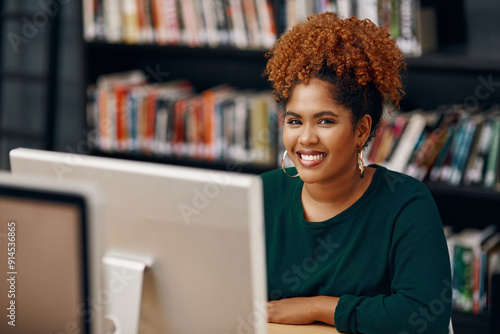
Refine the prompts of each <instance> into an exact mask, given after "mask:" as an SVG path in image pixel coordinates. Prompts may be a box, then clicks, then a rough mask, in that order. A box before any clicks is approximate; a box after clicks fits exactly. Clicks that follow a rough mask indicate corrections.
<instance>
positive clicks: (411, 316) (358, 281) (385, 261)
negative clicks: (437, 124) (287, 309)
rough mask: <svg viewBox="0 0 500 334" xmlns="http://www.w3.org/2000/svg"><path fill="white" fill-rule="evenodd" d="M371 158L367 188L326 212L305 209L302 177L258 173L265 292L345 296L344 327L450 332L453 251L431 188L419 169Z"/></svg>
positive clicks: (338, 322)
mask: <svg viewBox="0 0 500 334" xmlns="http://www.w3.org/2000/svg"><path fill="white" fill-rule="evenodd" d="M372 167H375V168H376V172H375V174H374V176H373V180H372V182H371V184H370V186H369V187H368V189H367V190H366V192H365V193H364V194H363V196H362V197H361V198H360V199H359V200H358V201H357V202H356V203H354V204H353V205H352V206H351V207H350V208H348V209H347V210H345V211H343V212H341V213H340V214H338V215H336V216H335V217H333V218H331V219H328V220H326V221H323V222H309V221H306V220H305V219H304V218H303V209H302V203H301V200H300V193H301V189H302V185H303V182H302V180H301V179H300V178H290V177H288V176H286V175H285V174H284V173H283V171H282V170H273V171H270V172H266V173H264V174H262V175H261V176H262V179H263V183H264V200H265V202H264V207H265V222H266V247H267V272H268V298H269V300H277V299H282V298H290V297H309V296H318V295H326V296H334V297H340V300H339V303H338V306H337V308H336V310H335V314H333V310H332V316H334V317H335V318H334V319H335V326H336V327H337V330H338V331H340V332H349V333H381V334H389V333H397V334H405V333H420V334H421V333H447V332H448V324H449V320H450V315H451V274H450V272H451V271H450V260H449V256H448V249H447V245H446V239H445V237H444V232H443V226H442V223H441V219H440V216H439V213H438V210H437V207H436V205H435V203H434V200H433V198H432V195H431V194H430V192H429V191H428V190H427V188H426V187H425V186H424V185H423V184H422V183H421V182H420V181H418V180H416V179H414V178H411V177H409V176H407V175H404V174H401V173H396V172H393V171H390V170H388V169H386V168H384V167H381V166H377V165H373V166H372ZM288 173H289V174H290V175H294V174H296V171H295V169H294V168H291V169H290V170H289V171H288Z"/></svg>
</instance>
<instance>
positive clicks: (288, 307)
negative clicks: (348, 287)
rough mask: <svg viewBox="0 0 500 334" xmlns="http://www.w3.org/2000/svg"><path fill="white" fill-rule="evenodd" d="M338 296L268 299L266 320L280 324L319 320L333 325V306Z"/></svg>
mask: <svg viewBox="0 0 500 334" xmlns="http://www.w3.org/2000/svg"><path fill="white" fill-rule="evenodd" d="M338 301H339V298H337V297H328V296H316V297H296V298H287V299H281V300H274V301H270V302H268V304H267V312H268V321H269V322H275V323H280V324H293V325H305V324H310V323H313V322H315V321H321V322H324V323H326V324H329V325H335V318H334V314H335V308H336V307H337V303H338Z"/></svg>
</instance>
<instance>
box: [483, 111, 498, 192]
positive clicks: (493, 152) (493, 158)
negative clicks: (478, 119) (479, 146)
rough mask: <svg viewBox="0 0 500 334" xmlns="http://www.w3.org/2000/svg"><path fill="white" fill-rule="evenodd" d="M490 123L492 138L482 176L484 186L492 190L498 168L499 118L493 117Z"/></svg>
mask: <svg viewBox="0 0 500 334" xmlns="http://www.w3.org/2000/svg"><path fill="white" fill-rule="evenodd" d="M492 121H493V123H492V138H491V144H490V150H489V151H490V154H489V155H488V161H487V164H486V173H485V176H484V186H485V187H486V188H489V189H493V188H494V186H495V180H496V175H497V168H498V160H499V159H498V155H499V153H498V150H499V149H500V117H499V116H497V117H495V118H494V119H493V120H492Z"/></svg>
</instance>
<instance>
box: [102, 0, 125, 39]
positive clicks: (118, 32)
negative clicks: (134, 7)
mask: <svg viewBox="0 0 500 334" xmlns="http://www.w3.org/2000/svg"><path fill="white" fill-rule="evenodd" d="M121 7H122V5H121V2H120V1H119V0H102V14H101V15H102V16H103V18H102V20H103V21H102V22H103V25H102V28H103V33H104V36H103V37H104V39H105V40H106V41H107V42H109V43H118V42H121V41H122V37H123V32H122V27H123V21H122V8H121Z"/></svg>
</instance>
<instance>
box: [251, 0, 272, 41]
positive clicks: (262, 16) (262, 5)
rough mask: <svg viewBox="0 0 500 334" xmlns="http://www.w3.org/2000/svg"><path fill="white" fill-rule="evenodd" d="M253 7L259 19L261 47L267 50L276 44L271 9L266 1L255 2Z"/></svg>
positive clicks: (258, 0) (256, 0)
mask: <svg viewBox="0 0 500 334" xmlns="http://www.w3.org/2000/svg"><path fill="white" fill-rule="evenodd" d="M255 6H256V8H257V16H258V18H259V26H260V31H261V41H262V47H263V48H265V49H269V48H271V47H272V46H273V45H274V42H276V24H275V22H274V14H273V7H272V6H271V4H270V3H269V1H268V0H255Z"/></svg>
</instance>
